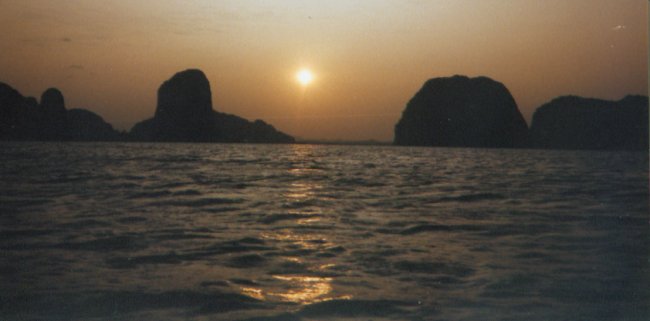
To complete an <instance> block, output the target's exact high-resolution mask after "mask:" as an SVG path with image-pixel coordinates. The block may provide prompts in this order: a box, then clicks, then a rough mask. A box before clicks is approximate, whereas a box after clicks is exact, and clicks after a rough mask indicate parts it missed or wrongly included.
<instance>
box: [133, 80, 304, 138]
mask: <svg viewBox="0 0 650 321" xmlns="http://www.w3.org/2000/svg"><path fill="white" fill-rule="evenodd" d="M130 136H131V139H133V140H141V141H173V142H174V141H175V142H251V143H292V142H294V139H293V137H291V136H289V135H287V134H284V133H282V132H279V131H277V130H276V129H275V128H273V126H271V125H269V124H267V123H265V122H263V121H261V120H257V121H255V122H249V121H247V120H245V119H243V118H240V117H237V116H234V115H229V114H224V113H220V112H216V111H214V110H213V109H212V93H211V90H210V82H209V81H208V79H207V78H206V76H205V74H204V73H203V72H202V71H200V70H197V69H189V70H185V71H182V72H179V73H177V74H175V75H174V76H173V77H172V78H171V79H169V80H167V81H165V82H164V83H163V84H162V85H161V86H160V88H159V89H158V104H157V107H156V112H155V115H154V117H153V118H151V119H147V120H145V121H142V122H140V123H137V124H136V125H135V126H134V127H133V128H132V129H131V132H130Z"/></svg>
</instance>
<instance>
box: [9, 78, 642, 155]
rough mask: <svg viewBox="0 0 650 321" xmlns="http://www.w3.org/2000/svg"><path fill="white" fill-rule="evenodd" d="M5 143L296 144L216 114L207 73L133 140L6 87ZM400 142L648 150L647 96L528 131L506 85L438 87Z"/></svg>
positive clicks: (174, 81)
mask: <svg viewBox="0 0 650 321" xmlns="http://www.w3.org/2000/svg"><path fill="white" fill-rule="evenodd" d="M0 140H4V141H150V142H226V143H294V142H295V141H296V140H295V139H294V138H293V137H292V136H290V135H288V134H286V133H283V132H281V131H278V130H276V129H275V128H274V127H273V126H272V125H270V124H267V123H266V122H264V121H263V120H255V121H252V122H251V121H248V120H246V119H244V118H241V117H239V116H236V115H231V114H226V113H221V112H218V111H216V110H214V109H213V106H212V92H211V88H210V82H209V81H208V79H207V77H206V76H205V74H204V73H203V72H202V71H201V70H199V69H188V70H185V71H181V72H178V73H176V74H175V75H173V76H172V77H171V78H170V79H169V80H167V81H165V82H164V83H163V84H162V85H161V86H160V88H159V90H158V102H157V106H156V110H155V113H154V116H153V117H152V118H150V119H146V120H144V121H141V122H139V123H137V124H135V126H133V128H132V129H131V130H130V131H129V132H128V133H127V132H118V131H116V130H115V129H114V128H113V127H112V126H111V125H110V124H109V123H107V122H106V121H104V119H102V117H101V116H99V115H97V114H95V113H93V112H92V111H89V110H86V109H70V110H68V109H66V106H65V100H64V97H63V94H62V93H61V92H60V91H59V90H58V89H56V88H50V89H48V90H46V91H45V92H44V93H43V95H42V96H41V100H40V103H39V102H38V101H37V100H36V99H35V98H33V97H24V96H23V95H22V94H20V93H19V92H18V91H17V90H15V89H14V88H12V87H11V86H9V85H7V84H5V83H0ZM393 143H394V144H395V145H404V146H439V147H480V148H542V149H588V150H648V97H647V96H627V97H625V98H624V99H622V100H620V101H606V100H600V99H592V98H582V97H577V96H563V97H559V98H556V99H554V100H552V101H550V102H548V103H546V104H544V105H542V106H541V107H539V108H538V109H537V110H536V112H535V114H534V116H533V119H532V123H531V127H530V129H529V128H528V125H527V124H526V121H525V120H524V118H523V117H522V115H521V112H520V111H519V108H518V106H517V104H516V102H515V100H514V98H513V97H512V95H511V94H510V92H509V90H508V89H507V88H506V86H505V85H503V84H502V83H500V82H498V81H495V80H492V79H490V78H488V77H477V78H469V77H466V76H461V75H456V76H452V77H441V78H433V79H430V80H428V81H426V82H425V83H424V85H423V86H422V88H421V89H420V90H419V91H418V92H417V93H416V94H415V95H414V96H413V98H412V99H411V100H410V101H409V102H408V104H407V105H406V108H405V109H404V111H403V113H402V117H401V118H400V120H399V121H398V122H397V124H396V125H395V136H394V141H393Z"/></svg>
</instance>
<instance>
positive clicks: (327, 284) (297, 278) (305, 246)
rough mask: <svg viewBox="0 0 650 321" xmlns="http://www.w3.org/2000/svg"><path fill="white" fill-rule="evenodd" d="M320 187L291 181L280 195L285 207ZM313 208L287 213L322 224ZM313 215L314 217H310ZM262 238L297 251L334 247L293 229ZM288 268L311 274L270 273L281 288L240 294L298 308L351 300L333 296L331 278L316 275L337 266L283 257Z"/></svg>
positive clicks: (244, 288) (322, 237)
mask: <svg viewBox="0 0 650 321" xmlns="http://www.w3.org/2000/svg"><path fill="white" fill-rule="evenodd" d="M305 171H309V169H304V168H292V169H290V170H289V173H290V174H291V175H295V176H300V175H302V174H304V172H305ZM319 187H321V186H320V185H318V184H315V183H313V182H292V183H290V184H289V186H288V190H287V191H286V192H285V193H284V194H283V196H284V198H285V199H284V201H285V202H287V203H288V204H291V203H300V202H307V201H309V200H310V199H311V198H312V197H314V195H315V190H317V189H318V188H319ZM313 211H314V209H312V211H310V212H307V213H305V212H302V211H295V210H289V211H287V213H288V214H290V215H291V214H293V215H305V214H309V215H308V216H306V217H305V218H302V219H299V220H297V224H298V225H317V224H319V223H322V222H321V221H322V219H321V217H319V216H318V215H316V214H321V213H318V212H316V213H314V212H313ZM311 214H315V215H313V216H312V215H311ZM260 236H261V238H262V239H265V240H270V241H272V242H277V243H289V244H290V246H291V247H292V248H293V249H296V250H298V251H299V250H316V249H318V248H321V247H335V246H336V244H334V243H332V242H331V241H329V240H328V238H327V236H326V235H323V234H320V233H313V232H307V233H301V234H299V233H296V232H294V231H293V230H292V229H289V228H285V229H282V230H279V231H267V232H262V233H261V234H260ZM284 260H285V261H286V263H287V265H288V266H292V265H295V266H299V267H305V268H306V271H308V272H310V273H308V274H307V273H296V274H273V275H272V276H271V277H272V278H273V279H274V280H276V281H279V282H280V283H281V285H280V286H277V287H275V288H274V289H263V288H261V287H254V286H242V287H240V291H241V293H242V294H244V295H247V296H249V297H252V298H255V299H257V300H262V301H270V302H288V303H296V304H300V305H308V304H313V303H318V302H324V301H330V300H349V299H352V296H351V295H345V294H341V295H334V294H333V286H332V281H333V278H332V277H326V276H319V275H318V274H319V273H322V272H324V271H327V270H328V269H331V268H334V267H336V264H332V263H326V264H321V263H316V264H314V263H312V264H309V263H310V262H307V261H306V260H305V259H303V258H301V257H297V256H293V257H285V258H284Z"/></svg>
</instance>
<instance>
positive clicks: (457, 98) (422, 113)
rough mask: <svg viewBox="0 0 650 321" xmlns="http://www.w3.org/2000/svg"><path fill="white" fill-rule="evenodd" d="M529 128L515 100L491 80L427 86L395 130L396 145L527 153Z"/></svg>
mask: <svg viewBox="0 0 650 321" xmlns="http://www.w3.org/2000/svg"><path fill="white" fill-rule="evenodd" d="M527 137H528V126H527V125H526V122H525V120H524V118H523V117H522V115H521V113H520V112H519V109H518V108H517V104H516V103H515V100H514V98H513V97H512V95H511V94H510V92H509V91H508V89H507V88H506V87H505V86H504V85H503V84H501V83H499V82H496V81H494V80H492V79H489V78H486V77H479V78H468V77H465V76H453V77H448V78H434V79H430V80H428V81H427V82H426V83H425V84H424V86H423V87H422V88H421V89H420V91H418V93H416V94H415V96H414V97H413V98H412V99H411V100H410V101H409V103H408V104H407V106H406V109H405V110H404V112H403V113H402V118H401V119H400V121H399V122H398V123H397V125H396V126H395V140H394V144H396V145H413V146H446V147H490V148H512V147H525V146H527V141H528V138H527Z"/></svg>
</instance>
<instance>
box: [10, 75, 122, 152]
mask: <svg viewBox="0 0 650 321" xmlns="http://www.w3.org/2000/svg"><path fill="white" fill-rule="evenodd" d="M118 139H120V134H119V133H118V132H116V131H115V130H113V127H112V126H111V125H109V124H108V123H106V122H105V121H104V120H103V119H102V118H101V117H99V116H98V115H96V114H95V113H92V112H90V111H87V110H83V109H73V110H70V111H68V110H66V108H65V99H64V98H63V94H62V93H61V91H59V90H58V89H56V88H50V89H48V90H46V91H45V92H44V93H43V95H42V96H41V103H40V104H38V102H37V101H36V99H35V98H33V97H27V98H25V97H23V95H21V94H20V93H19V92H18V91H17V90H15V89H13V88H12V87H11V86H9V85H7V84H4V83H0V140H47V141H67V140H83V141H89V140H118Z"/></svg>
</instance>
